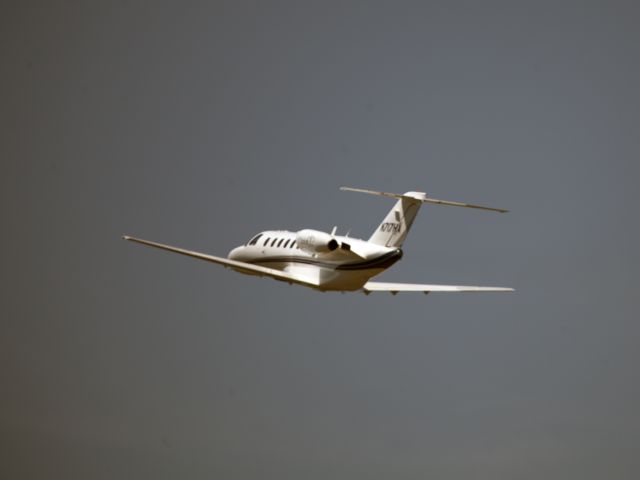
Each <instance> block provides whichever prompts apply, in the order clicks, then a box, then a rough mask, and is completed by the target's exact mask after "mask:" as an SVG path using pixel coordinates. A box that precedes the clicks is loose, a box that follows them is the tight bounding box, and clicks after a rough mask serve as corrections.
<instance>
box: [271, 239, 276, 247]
mask: <svg viewBox="0 0 640 480" xmlns="http://www.w3.org/2000/svg"><path fill="white" fill-rule="evenodd" d="M277 241H278V237H276V238H274V239H273V242H271V245H270V246H271V247H273V246H274V245H275V244H276V242H277Z"/></svg>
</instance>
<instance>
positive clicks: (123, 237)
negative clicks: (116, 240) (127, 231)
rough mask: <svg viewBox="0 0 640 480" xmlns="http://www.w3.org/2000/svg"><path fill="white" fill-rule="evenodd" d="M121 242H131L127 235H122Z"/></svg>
mask: <svg viewBox="0 0 640 480" xmlns="http://www.w3.org/2000/svg"><path fill="white" fill-rule="evenodd" d="M122 240H131V237H130V236H129V235H122Z"/></svg>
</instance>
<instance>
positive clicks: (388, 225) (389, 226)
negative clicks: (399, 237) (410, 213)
mask: <svg viewBox="0 0 640 480" xmlns="http://www.w3.org/2000/svg"><path fill="white" fill-rule="evenodd" d="M380 231H381V232H393V233H400V224H399V223H396V222H385V223H383V224H382V225H380Z"/></svg>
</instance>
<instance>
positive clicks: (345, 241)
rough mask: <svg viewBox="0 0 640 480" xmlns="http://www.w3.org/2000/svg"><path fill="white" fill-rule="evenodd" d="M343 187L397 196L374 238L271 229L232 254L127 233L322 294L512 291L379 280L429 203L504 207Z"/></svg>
mask: <svg viewBox="0 0 640 480" xmlns="http://www.w3.org/2000/svg"><path fill="white" fill-rule="evenodd" d="M340 190H343V191H351V192H360V193H366V194H370V195H378V196H382V197H388V198H393V199H396V203H395V205H394V206H393V208H392V209H391V210H390V211H389V213H388V214H387V216H386V217H385V218H384V219H383V220H382V223H380V225H379V226H378V227H377V228H376V229H375V231H374V232H373V235H371V237H370V238H369V240H360V239H357V238H352V237H349V236H348V234H347V235H346V236H341V235H336V227H334V228H333V231H332V232H331V233H327V232H322V231H319V230H312V229H308V228H306V229H303V230H299V231H297V232H290V231H283V230H268V231H263V232H260V233H258V234H257V235H254V236H253V237H251V239H250V240H249V241H248V242H247V243H246V244H244V245H240V246H238V247H236V248H234V249H233V250H231V251H230V252H229V254H228V255H227V258H223V257H215V256H213V255H207V254H205V253H199V252H194V251H191V250H185V249H183V248H179V247H174V246H171V245H164V244H162V243H157V242H152V241H149V240H143V239H141V238H135V237H131V236H129V235H124V236H123V237H122V238H123V239H124V240H129V241H131V242H136V243H140V244H142V245H147V246H150V247H155V248H159V249H162V250H168V251H170V252H174V253H179V254H181V255H186V256H189V257H193V258H197V259H200V260H205V261H208V262H212V263H217V264H220V265H222V266H224V267H225V268H227V267H230V268H232V269H233V270H235V271H237V272H240V273H244V274H248V275H257V276H260V277H270V278H273V279H274V280H279V281H283V282H287V283H289V284H297V285H302V286H305V287H310V288H312V289H315V290H319V291H322V292H326V291H340V292H353V291H360V292H363V293H365V294H366V295H369V294H370V293H371V292H390V293H391V294H393V295H395V294H397V293H398V292H422V293H424V294H428V293H431V292H512V291H513V289H512V288H505V287H476V286H464V285H427V284H414V283H386V282H373V281H371V280H370V279H371V278H373V277H375V276H377V275H379V274H380V273H382V272H384V271H385V270H387V269H388V268H389V267H391V266H392V265H394V264H395V263H396V262H397V261H398V260H400V259H401V258H402V245H403V243H404V241H405V239H406V237H407V234H408V233H409V230H410V229H411V225H412V224H413V221H414V220H415V218H416V215H417V214H418V211H419V210H420V207H421V206H422V204H423V203H429V204H434V205H449V206H455V207H465V208H475V209H480V210H489V211H494V212H500V213H506V212H507V211H508V210H504V209H501V208H491V207H484V206H482V205H474V204H470V203H461V202H451V201H447V200H438V199H435V198H430V197H428V196H427V194H426V193H424V192H406V193H403V194H397V193H388V192H380V191H375V190H366V189H362V188H352V187H340Z"/></svg>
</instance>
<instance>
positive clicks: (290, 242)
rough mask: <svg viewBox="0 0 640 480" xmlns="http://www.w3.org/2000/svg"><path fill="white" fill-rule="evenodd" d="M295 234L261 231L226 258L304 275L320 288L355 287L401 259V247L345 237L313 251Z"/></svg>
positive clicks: (355, 288)
mask: <svg viewBox="0 0 640 480" xmlns="http://www.w3.org/2000/svg"><path fill="white" fill-rule="evenodd" d="M297 235H298V233H297V232H289V231H276V230H273V231H265V232H261V233H259V234H258V235H256V236H254V237H253V238H252V239H251V240H249V242H247V243H246V244H245V245H241V246H239V247H236V248H234V249H233V250H231V251H230V252H229V255H228V258H229V259H230V260H237V261H240V262H246V263H251V264H254V265H260V266H263V267H268V268H273V269H276V270H282V271H285V272H288V273H292V274H296V275H301V276H304V277H305V278H308V279H310V280H313V281H315V282H316V283H317V284H318V288H319V289H320V290H358V289H360V288H362V286H363V285H364V284H365V283H366V282H367V281H368V280H369V279H370V278H372V277H374V276H376V275H378V274H380V273H382V272H383V271H384V270H386V269H387V268H389V267H390V266H392V265H393V264H394V263H396V262H397V261H398V260H400V258H402V250H401V249H400V248H396V247H385V246H382V245H376V244H373V243H370V242H367V241H364V240H359V239H356V238H350V237H344V236H333V238H334V239H335V240H336V242H337V245H338V247H337V248H335V249H333V250H331V251H313V250H312V249H310V248H308V247H307V246H304V245H303V246H301V245H298V243H299V242H297V241H296V237H297ZM239 271H240V270H239ZM243 273H249V272H246V271H243Z"/></svg>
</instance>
